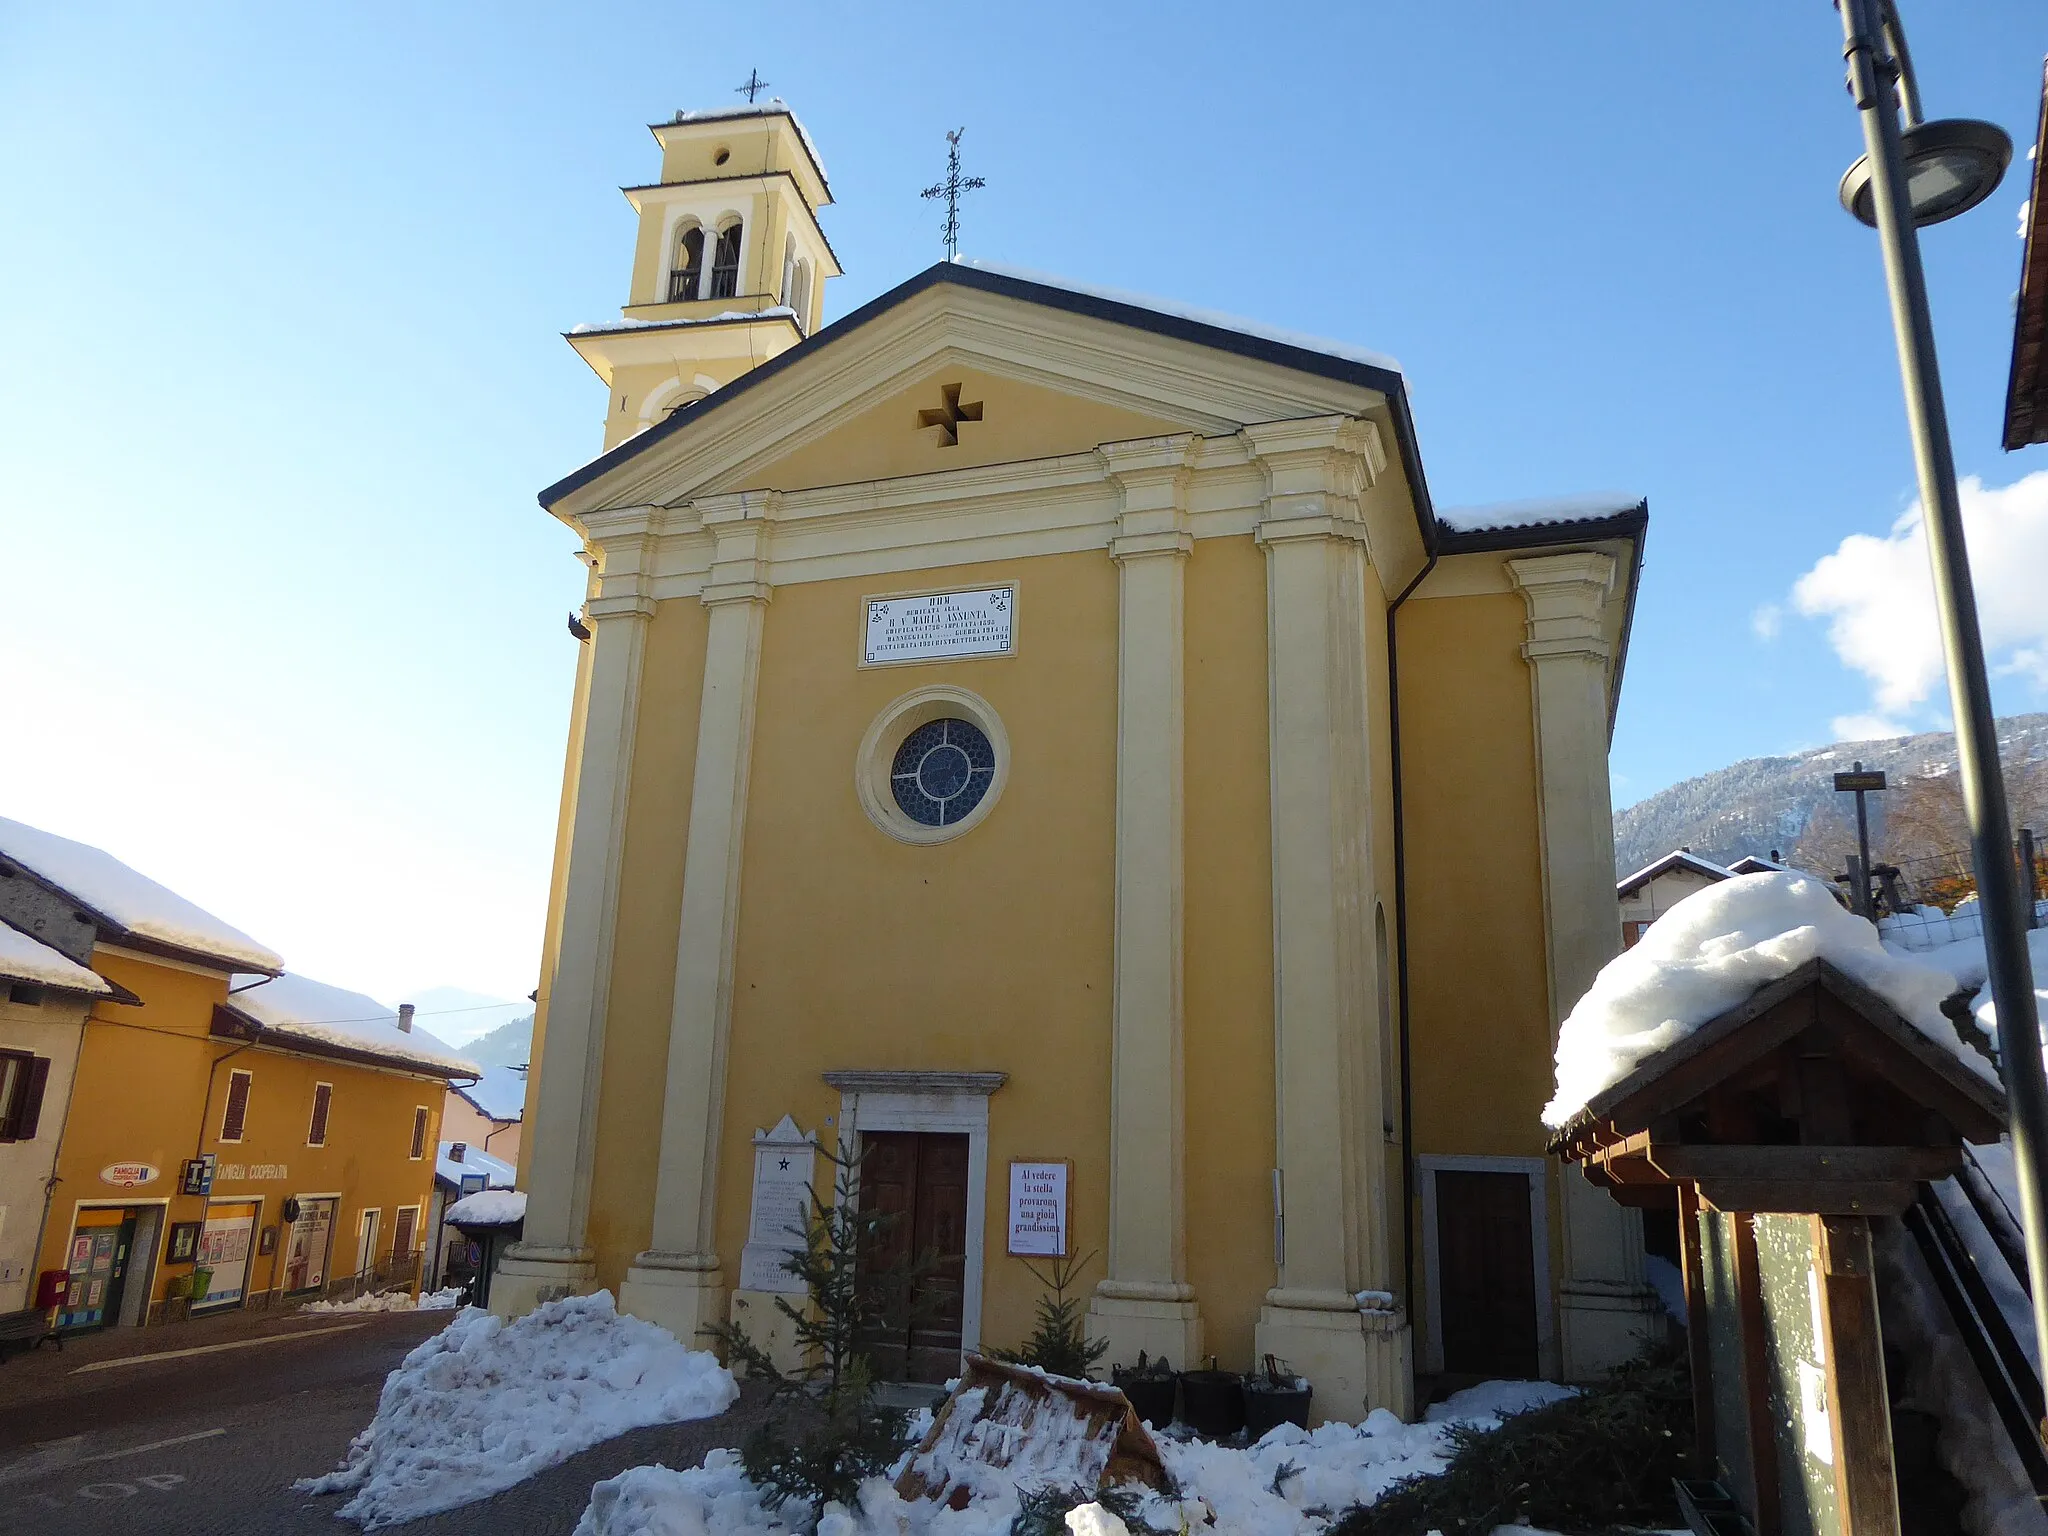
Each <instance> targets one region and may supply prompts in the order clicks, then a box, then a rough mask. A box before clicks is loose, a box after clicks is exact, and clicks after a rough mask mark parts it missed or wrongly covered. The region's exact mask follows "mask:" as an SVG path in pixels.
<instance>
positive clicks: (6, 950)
mask: <svg viewBox="0 0 2048 1536" xmlns="http://www.w3.org/2000/svg"><path fill="white" fill-rule="evenodd" d="M0 978H5V979H6V980H8V981H28V982H33V983H35V984H36V985H37V986H42V987H54V988H56V989H57V990H58V991H60V992H85V993H89V994H91V995H92V996H94V997H107V996H110V995H111V994H112V993H113V990H114V989H113V988H112V987H110V986H108V985H107V983H106V981H105V979H104V978H102V977H99V976H96V975H94V974H93V973H92V972H91V971H89V970H87V969H86V968H85V967H84V966H82V965H80V964H78V962H77V961H75V960H72V959H71V958H70V957H68V956H66V955H61V954H59V953H58V952H57V951H56V950H54V949H52V948H50V946H49V945H47V944H45V943H44V942H43V941H42V940H41V939H38V938H35V937H33V936H32V935H30V934H26V933H23V932H21V930H19V929H18V928H10V927H8V926H7V925H6V924H5V923H0Z"/></svg>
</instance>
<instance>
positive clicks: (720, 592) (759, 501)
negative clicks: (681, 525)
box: [692, 491, 782, 607]
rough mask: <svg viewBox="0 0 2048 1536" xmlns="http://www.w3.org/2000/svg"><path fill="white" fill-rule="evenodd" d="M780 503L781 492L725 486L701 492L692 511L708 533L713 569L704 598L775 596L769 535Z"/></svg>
mask: <svg viewBox="0 0 2048 1536" xmlns="http://www.w3.org/2000/svg"><path fill="white" fill-rule="evenodd" d="M781 506H782V493H781V492H779V491H726V492H722V493H721V494H719V495H716V496H703V497H699V498H698V499H697V500H696V501H695V502H693V503H692V510H694V511H695V512H696V514H697V516H698V519H699V520H700V521H701V522H702V524H703V527H704V531H705V532H706V533H708V534H710V535H711V538H712V544H711V569H710V570H709V571H708V572H707V573H706V574H705V578H704V590H703V593H702V594H701V595H702V600H703V602H704V605H705V606H706V607H715V606H716V605H718V604H719V603H765V602H767V601H768V600H769V598H770V597H772V596H773V595H774V592H773V587H772V585H771V583H770V580H769V564H768V550H769V534H770V525H771V524H772V523H773V522H774V520H775V517H776V515H777V513H778V512H780V510H781Z"/></svg>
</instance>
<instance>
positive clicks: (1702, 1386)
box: [1678, 1184, 1714, 1477]
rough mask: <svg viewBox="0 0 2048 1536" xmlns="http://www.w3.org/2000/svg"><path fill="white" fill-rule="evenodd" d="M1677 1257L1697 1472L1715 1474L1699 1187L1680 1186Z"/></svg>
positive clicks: (1711, 1371)
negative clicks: (1690, 1383) (1682, 1293)
mask: <svg viewBox="0 0 2048 1536" xmlns="http://www.w3.org/2000/svg"><path fill="white" fill-rule="evenodd" d="M1678 1259H1679V1265H1680V1274H1681V1275H1682V1277H1683V1278H1684V1280H1685V1347H1686V1353H1687V1355H1688V1357H1689V1358H1690V1362H1691V1365H1692V1422H1693V1455H1694V1457H1695V1461H1694V1464H1693V1470H1694V1472H1695V1473H1696V1474H1697V1475H1698V1476H1700V1477H1712V1476H1713V1475H1714V1357H1713V1350H1712V1347H1711V1345H1710V1343H1709V1341H1708V1338H1707V1287H1706V1280H1705V1276H1704V1275H1703V1274H1702V1273H1701V1269H1700V1264H1701V1254H1700V1187H1699V1185H1697V1184H1680V1185H1679V1186H1678Z"/></svg>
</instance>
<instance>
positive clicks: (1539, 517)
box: [1436, 491, 1644, 533]
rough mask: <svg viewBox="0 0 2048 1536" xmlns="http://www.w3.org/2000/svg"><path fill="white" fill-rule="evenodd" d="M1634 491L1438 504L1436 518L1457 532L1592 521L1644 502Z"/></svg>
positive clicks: (1631, 509)
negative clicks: (1486, 503)
mask: <svg viewBox="0 0 2048 1536" xmlns="http://www.w3.org/2000/svg"><path fill="white" fill-rule="evenodd" d="M1643 502H1644V498H1643V497H1642V496H1639V495H1637V494H1636V493H1634V492H1632V491H1595V492H1592V493H1590V494H1587V495H1584V496H1552V497H1548V498H1546V499H1543V500H1539V501H1501V502H1495V503H1493V504H1492V505H1490V506H1481V507H1446V508H1439V509H1438V510H1437V514H1436V520H1437V522H1439V523H1440V524H1442V525H1443V526H1444V527H1446V528H1449V529H1452V530H1454V531H1456V532H1458V533H1477V532H1479V531H1481V530H1482V529H1484V530H1487V531H1492V530H1494V529H1499V528H1545V527H1549V526H1551V525H1553V524H1558V523H1590V522H1597V521H1599V520H1600V519H1601V518H1607V517H1619V516H1621V515H1622V514H1623V513H1625V512H1633V511H1635V510H1636V509H1637V508H1638V507H1640V506H1642V505H1643Z"/></svg>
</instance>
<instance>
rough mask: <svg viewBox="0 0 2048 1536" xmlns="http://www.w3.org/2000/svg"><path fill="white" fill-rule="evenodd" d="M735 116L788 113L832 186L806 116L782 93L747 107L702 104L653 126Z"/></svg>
mask: <svg viewBox="0 0 2048 1536" xmlns="http://www.w3.org/2000/svg"><path fill="white" fill-rule="evenodd" d="M731 117H786V118H788V119H789V122H790V126H791V127H793V128H795V129H796V136H797V137H798V138H799V139H801V140H803V146H804V153H805V154H807V155H809V156H810V157H811V164H812V165H814V166H816V167H817V168H818V180H820V181H822V182H824V183H825V190H826V191H827V192H828V193H829V192H830V191H831V190H832V178H831V177H830V176H828V175H826V174H825V161H824V157H823V156H821V155H820V154H819V153H818V146H817V145H816V144H813V143H812V142H811V136H810V134H809V133H808V132H807V131H806V130H805V128H804V120H803V119H802V118H800V117H798V116H797V115H796V113H795V111H794V110H793V109H792V108H791V107H790V105H789V103H788V102H786V101H784V100H783V99H782V98H781V97H780V96H770V97H769V98H768V99H767V100H766V101H751V102H748V103H747V104H746V105H745V106H743V107H698V108H696V109H694V110H691V111H685V112H678V113H677V114H676V115H675V118H674V119H673V121H671V122H666V123H654V124H651V125H650V126H651V127H652V128H653V129H654V131H655V132H656V133H659V132H661V130H662V129H664V128H672V127H674V126H675V125H676V124H677V123H715V122H718V121H719V120H720V119H722V118H731Z"/></svg>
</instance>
